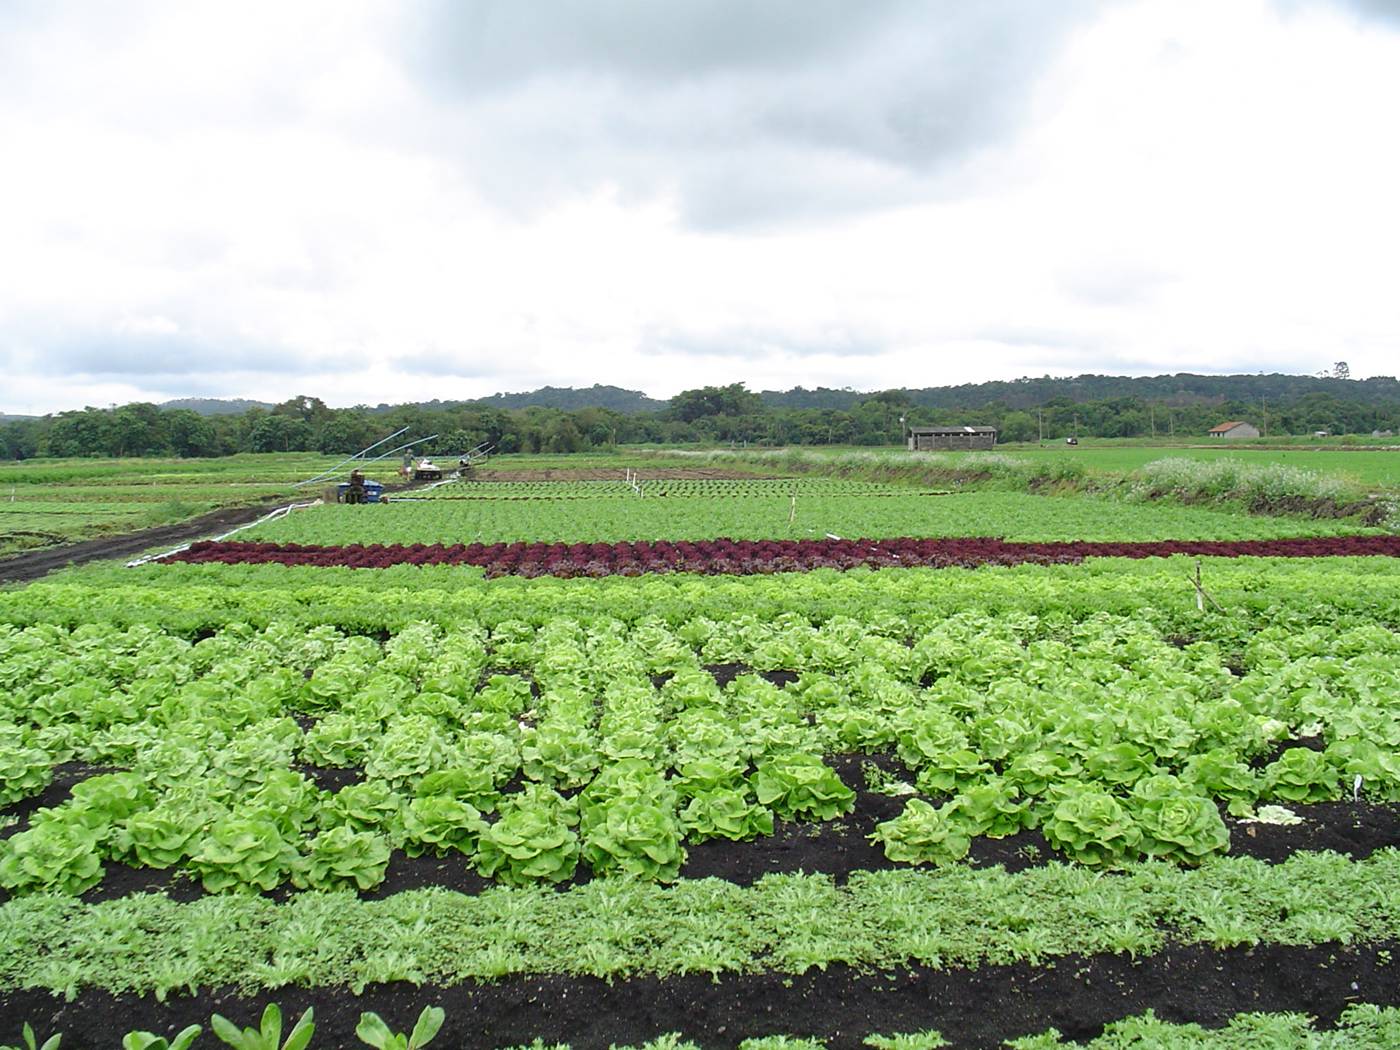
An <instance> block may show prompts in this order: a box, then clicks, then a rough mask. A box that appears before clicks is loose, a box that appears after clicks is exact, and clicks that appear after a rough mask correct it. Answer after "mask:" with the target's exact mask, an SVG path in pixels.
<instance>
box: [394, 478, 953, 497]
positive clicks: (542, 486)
mask: <svg viewBox="0 0 1400 1050" xmlns="http://www.w3.org/2000/svg"><path fill="white" fill-rule="evenodd" d="M911 494H913V493H911V490H910V489H909V488H908V486H903V485H884V484H880V483H878V482H873V481H848V480H844V479H841V478H814V477H807V478H723V479H710V478H695V479H690V478H686V479H674V478H649V477H646V476H644V475H641V474H639V475H638V476H637V479H636V481H635V482H632V481H622V480H617V481H462V482H460V483H457V484H452V485H441V486H438V487H436V488H432V489H428V490H426V491H423V492H415V493H414V494H413V498H414V499H431V500H454V499H465V500H473V499H487V500H540V499H551V500H569V499H592V498H599V497H608V496H611V497H617V498H622V499H631V500H636V499H639V498H640V499H648V498H654V499H660V498H672V499H674V498H682V497H683V498H695V497H701V498H727V499H745V498H752V497H755V496H765V497H774V496H778V497H782V498H784V499H791V497H793V496H798V497H802V496H909V495H911ZM922 494H923V495H932V494H933V493H922Z"/></svg>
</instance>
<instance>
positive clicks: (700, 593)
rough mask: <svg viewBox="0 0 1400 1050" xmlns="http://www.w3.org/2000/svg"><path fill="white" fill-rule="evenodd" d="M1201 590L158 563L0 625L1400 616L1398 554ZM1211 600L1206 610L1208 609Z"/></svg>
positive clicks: (85, 576)
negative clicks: (970, 615)
mask: <svg viewBox="0 0 1400 1050" xmlns="http://www.w3.org/2000/svg"><path fill="white" fill-rule="evenodd" d="M1201 564H1202V565H1203V574H1202V583H1203V585H1204V588H1205V590H1206V592H1207V593H1208V594H1209V596H1210V597H1211V598H1212V599H1213V600H1214V602H1215V603H1216V604H1211V603H1210V602H1205V601H1204V600H1203V601H1202V605H1203V607H1204V608H1202V607H1201V606H1198V604H1197V593H1196V589H1195V586H1194V584H1193V582H1192V580H1191V579H1190V576H1191V575H1192V574H1193V573H1194V571H1195V566H1196V561H1195V560H1193V559H1188V558H1185V557H1176V558H1170V559H1156V558H1153V559H1145V560H1141V561H1135V560H1125V559H1121V558H1103V559H1090V560H1089V561H1087V562H1085V563H1084V564H1082V565H1053V566H1041V565H1019V566H1015V567H1010V568H1007V567H993V566H984V567H982V568H978V569H881V570H873V571H872V570H863V569H856V570H851V571H849V572H838V571H836V570H827V569H821V570H815V571H812V572H807V573H801V574H783V575H782V576H777V577H773V576H748V577H703V576H689V575H675V576H650V577H643V578H636V579H633V578H623V577H611V578H605V579H596V580H595V579H573V580H563V579H555V578H552V577H549V578H540V579H521V578H517V577H508V578H502V579H497V580H492V581H490V582H489V585H484V584H483V581H482V580H481V579H480V576H479V574H473V573H472V572H470V571H467V570H464V569H461V568H456V567H451V566H412V565H403V566H397V567H394V568H389V569H376V570H374V572H373V575H372V576H367V575H366V570H360V569H320V568H292V567H288V566H280V565H262V566H226V565H168V564H161V563H155V564H148V565H145V566H142V567H139V568H134V569H125V568H116V569H112V568H88V569H81V570H75V571H73V572H70V573H66V574H62V575H60V576H57V577H55V578H53V579H51V580H45V581H40V582H38V583H34V584H31V585H29V586H28V587H25V588H23V589H19V590H10V591H0V622H4V623H10V624H18V625H25V624H30V623H56V624H63V625H69V626H71V625H76V624H83V623H114V624H133V623H151V624H157V625H159V626H161V627H164V628H166V629H167V630H170V631H173V632H177V633H183V634H195V633H198V632H202V631H207V630H209V629H211V628H215V627H218V626H221V625H223V624H227V623H251V624H255V625H259V626H265V625H266V624H268V623H271V622H273V621H275V620H281V621H296V622H299V623H303V624H309V625H312V626H321V625H330V626H336V627H341V628H344V629H347V630H353V631H365V632H374V631H385V630H394V629H397V628H399V627H402V626H403V625H404V624H407V623H410V622H413V621H418V620H429V621H432V622H435V623H438V624H440V625H442V626H444V627H450V626H451V625H452V624H454V623H456V622H458V621H461V620H470V621H474V622H477V623H481V624H483V625H485V626H488V627H489V626H492V625H494V624H495V623H497V622H498V621H501V620H524V621H527V622H529V623H533V624H537V625H538V624H543V623H545V622H547V621H548V620H550V619H553V618H554V617H558V616H564V617H570V618H574V619H589V618H593V617H596V616H604V617H607V618H610V619H618V620H622V621H624V622H627V623H633V622H636V621H638V620H644V619H652V618H655V619H661V620H664V621H666V622H667V623H670V624H679V623H683V622H684V621H686V620H689V619H692V618H695V617H708V618H711V619H724V618H728V617H729V616H731V615H733V614H734V613H735V612H743V613H748V614H751V615H753V616H754V617H757V618H759V619H772V618H775V617H777V616H781V615H782V614H784V613H799V614H801V615H803V616H805V617H807V618H808V619H809V620H811V621H812V622H813V623H818V624H820V623H823V622H825V621H826V620H827V619H830V618H831V617H834V616H849V617H852V618H855V619H859V620H863V621H869V622H873V623H881V622H883V621H886V620H889V619H898V620H901V621H904V622H905V623H907V624H908V625H909V627H910V629H911V632H912V630H914V629H917V628H919V627H922V626H925V625H928V624H932V623H935V622H937V621H938V620H940V619H942V618H944V617H946V616H949V615H951V614H953V613H956V612H960V611H963V610H965V609H976V610H979V611H982V612H985V613H988V614H990V615H997V614H1002V613H1009V612H1028V613H1035V614H1037V615H1048V614H1052V613H1053V614H1061V615H1065V616H1069V617H1073V618H1083V617H1084V616H1086V615H1088V614H1090V613H1094V612H1112V613H1120V614H1125V615H1126V614H1131V615H1137V616H1140V617H1141V618H1142V619H1144V620H1145V621H1146V622H1148V623H1151V624H1153V625H1155V626H1157V627H1159V628H1160V629H1161V630H1163V632H1164V633H1178V634H1187V635H1190V636H1192V637H1203V638H1210V639H1214V640H1217V641H1224V640H1228V639H1240V638H1247V637H1248V636H1249V634H1250V633H1251V632H1252V631H1253V630H1255V629H1256V628H1257V627H1259V626H1261V625H1262V626H1267V625H1269V624H1309V623H1325V622H1329V621H1333V620H1339V619H1340V620H1351V621H1355V620H1357V619H1364V620H1367V621H1371V620H1373V621H1376V622H1380V623H1383V624H1386V625H1388V626H1391V627H1400V559H1391V558H1322V559H1295V558H1240V559H1212V558H1206V559H1203V560H1202V562H1201ZM1217 605H1218V607H1219V609H1217V607H1216V606H1217Z"/></svg>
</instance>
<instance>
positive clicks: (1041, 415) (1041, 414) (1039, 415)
mask: <svg viewBox="0 0 1400 1050" xmlns="http://www.w3.org/2000/svg"><path fill="white" fill-rule="evenodd" d="M1035 421H1036V424H1037V425H1038V426H1039V427H1040V443H1041V444H1042V445H1043V444H1045V411H1044V410H1043V409H1039V408H1037V409H1036V410H1035Z"/></svg>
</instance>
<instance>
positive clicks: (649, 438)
mask: <svg viewBox="0 0 1400 1050" xmlns="http://www.w3.org/2000/svg"><path fill="white" fill-rule="evenodd" d="M1115 391H1130V392H1128V393H1121V392H1120V393H1115ZM536 397H539V398H541V399H543V400H551V401H553V402H555V403H554V404H551V405H540V404H536V403H531V399H532V398H536ZM596 400H601V401H607V402H608V404H593V403H591V402H593V401H596ZM225 404H227V403H225ZM643 404H646V405H650V406H652V407H650V408H647V409H645V410H643V409H641V408H638V406H639V405H643ZM657 406H659V407H657ZM202 407H204V408H206V409H207V408H208V406H207V405H204V406H202ZM1235 419H1239V420H1246V421H1248V422H1251V423H1253V424H1254V425H1255V426H1257V427H1259V428H1260V429H1261V430H1262V431H1264V433H1265V434H1268V435H1274V436H1278V435H1285V434H1304V435H1307V434H1312V433H1314V432H1315V431H1319V430H1325V431H1327V432H1328V433H1330V434H1361V435H1372V434H1380V435H1387V436H1388V433H1389V432H1394V431H1400V383H1397V381H1396V380H1395V379H1393V378H1390V377H1383V378H1374V379H1366V380H1350V379H1342V378H1337V377H1328V378H1319V377H1311V376H1282V375H1279V376H1193V375H1179V376H1153V377H1146V378H1128V377H1122V376H1081V377H1078V378H1077V379H1026V380H1019V381H1017V382H1014V383H982V384H977V385H971V386H963V387H929V388H925V389H921V390H886V391H881V392H879V393H868V394H862V393H858V392H855V391H850V390H829V389H818V390H803V389H802V388H800V387H799V388H796V389H794V390H790V391H787V392H784V393H777V394H775V393H771V392H770V393H765V394H759V393H756V392H754V391H751V390H748V389H747V388H746V387H745V386H744V385H743V384H741V383H733V384H730V385H728V386H710V387H701V388H698V389H694V390H686V391H683V392H681V393H680V394H677V395H676V396H675V397H673V398H671V399H670V401H667V402H660V401H654V400H652V399H649V398H646V397H645V395H643V394H641V393H639V392H637V391H628V390H621V389H620V388H617V387H601V386H595V387H592V388H591V389H588V390H572V389H560V388H549V387H546V388H545V389H544V390H541V391H536V392H534V394H510V395H504V394H502V395H496V397H495V398H490V399H486V400H485V401H477V402H431V403H428V404H417V405H399V406H391V405H380V406H377V407H374V408H369V407H365V406H360V407H356V408H342V409H337V408H330V407H328V406H327V405H325V404H324V403H323V402H322V401H320V400H319V399H318V398H315V397H307V396H298V397H294V398H291V399H289V400H288V401H285V402H283V403H282V404H279V405H274V406H271V407H270V408H264V407H260V406H255V407H252V408H249V409H247V410H246V411H243V412H233V413H227V412H226V413H224V414H219V415H210V414H207V413H206V414H201V412H199V411H195V410H193V409H191V408H183V407H181V408H172V407H169V406H164V407H163V406H157V405H152V404H131V405H123V406H121V407H119V408H114V409H96V408H86V409H83V410H81V411H71V412H60V413H57V414H55V415H49V416H45V417H43V418H42V419H19V420H13V421H10V422H6V423H3V424H0V454H2V455H3V456H4V457H6V458H10V459H27V458H30V457H33V456H82V455H107V456H137V455H180V456H215V455H226V454H230V453H233V452H283V451H311V450H315V451H320V452H326V453H346V454H348V453H352V452H356V451H358V450H359V449H361V448H363V447H365V446H366V445H369V444H370V443H371V442H373V441H375V440H377V439H378V438H381V437H383V436H384V435H386V434H388V433H391V432H392V431H394V430H396V429H398V428H399V427H407V428H408V433H409V434H410V435H411V436H412V437H424V436H427V435H431V434H436V435H438V437H437V438H436V439H435V440H433V441H431V442H427V443H425V444H423V445H422V446H419V451H423V452H427V453H431V454H434V455H451V456H456V455H460V454H461V453H462V452H464V451H466V450H467V449H469V448H472V447H474V446H476V445H478V444H481V443H482V442H489V443H492V444H494V445H496V446H497V447H498V448H499V449H500V450H501V451H503V452H517V451H521V452H533V451H548V452H577V451H583V450H586V449H591V448H602V447H607V446H611V445H614V444H630V443H639V442H650V443H668V444H680V443H690V442H701V443H715V442H740V443H749V444H764V445H822V444H842V445H889V444H896V443H898V442H899V441H900V440H901V437H902V435H903V433H904V430H905V428H906V427H907V426H916V425H924V424H973V425H990V426H994V427H996V428H997V429H998V431H999V441H1001V442H1003V443H1005V442H1016V441H1034V440H1036V439H1037V438H1040V437H1044V438H1045V439H1048V440H1059V439H1062V438H1064V437H1066V436H1068V435H1070V434H1077V435H1079V436H1082V437H1089V436H1095V437H1105V438H1131V437H1144V436H1145V437H1159V438H1166V437H1171V438H1176V439H1186V440H1191V439H1199V440H1203V439H1205V436H1206V433H1207V431H1209V429H1210V428H1211V427H1212V426H1215V425H1216V424H1218V423H1220V422H1222V421H1224V420H1235Z"/></svg>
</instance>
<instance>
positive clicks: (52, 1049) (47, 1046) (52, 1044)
mask: <svg viewBox="0 0 1400 1050" xmlns="http://www.w3.org/2000/svg"><path fill="white" fill-rule="evenodd" d="M20 1034H21V1038H23V1039H24V1046H22V1047H20V1046H0V1050H58V1041H59V1040H60V1039H62V1038H63V1036H61V1035H60V1034H59V1033H58V1032H55V1033H54V1034H53V1035H51V1036H49V1037H48V1038H47V1039H45V1040H44V1045H43V1046H40V1045H39V1044H38V1042H37V1041H36V1040H35V1038H34V1029H32V1028H30V1027H29V1022H28V1021H26V1022H25V1023H24V1028H23V1029H22V1031H21V1033H20Z"/></svg>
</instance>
